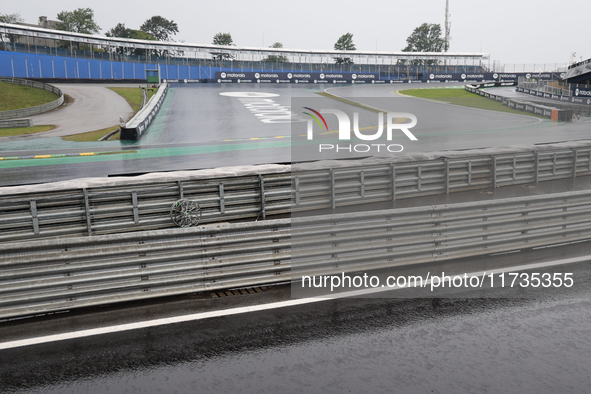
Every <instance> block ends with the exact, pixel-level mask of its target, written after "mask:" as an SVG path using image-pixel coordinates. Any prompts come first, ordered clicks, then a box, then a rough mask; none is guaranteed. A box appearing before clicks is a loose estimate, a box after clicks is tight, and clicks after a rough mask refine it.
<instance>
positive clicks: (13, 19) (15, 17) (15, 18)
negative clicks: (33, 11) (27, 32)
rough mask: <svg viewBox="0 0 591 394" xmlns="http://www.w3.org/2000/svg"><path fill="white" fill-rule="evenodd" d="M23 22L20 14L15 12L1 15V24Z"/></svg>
mask: <svg viewBox="0 0 591 394" xmlns="http://www.w3.org/2000/svg"><path fill="white" fill-rule="evenodd" d="M24 21H25V20H24V19H23V18H22V17H21V14H20V13H18V12H15V13H14V14H1V13H0V22H2V23H13V24H14V23H23V22H24Z"/></svg>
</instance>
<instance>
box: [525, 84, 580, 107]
mask: <svg viewBox="0 0 591 394" xmlns="http://www.w3.org/2000/svg"><path fill="white" fill-rule="evenodd" d="M515 91H516V92H518V93H523V94H529V95H530V96H534V97H541V98H545V99H549V100H556V101H560V102H561V103H572V104H576V105H591V96H588V97H587V96H583V95H581V94H580V92H579V95H574V96H563V95H560V94H553V93H547V92H542V91H540V90H534V89H527V88H522V87H517V88H515Z"/></svg>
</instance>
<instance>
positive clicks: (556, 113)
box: [464, 82, 573, 122]
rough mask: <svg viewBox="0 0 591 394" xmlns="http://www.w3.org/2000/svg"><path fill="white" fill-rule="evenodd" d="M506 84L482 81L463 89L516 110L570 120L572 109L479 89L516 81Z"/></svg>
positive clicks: (512, 84) (564, 120)
mask: <svg viewBox="0 0 591 394" xmlns="http://www.w3.org/2000/svg"><path fill="white" fill-rule="evenodd" d="M506 84H507V83H501V84H500V85H498V84H496V83H483V84H479V85H466V86H465V87H464V89H466V90H467V91H469V92H471V93H475V94H479V95H481V96H483V97H486V98H489V99H491V100H495V101H498V102H500V103H502V104H503V105H506V106H507V107H509V108H513V109H516V110H518V111H524V112H529V113H532V114H536V115H540V116H543V117H545V118H548V119H552V120H557V121H561V122H572V118H573V111H572V110H570V109H557V108H554V107H549V106H546V105H541V104H534V103H530V102H527V101H525V102H524V101H520V100H512V99H508V98H506V97H503V96H497V95H496V94H493V93H490V92H488V91H484V90H480V89H481V88H487V87H495V86H515V85H516V82H512V83H511V85H506Z"/></svg>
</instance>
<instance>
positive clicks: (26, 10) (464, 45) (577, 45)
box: [0, 0, 591, 71]
mask: <svg viewBox="0 0 591 394" xmlns="http://www.w3.org/2000/svg"><path fill="white" fill-rule="evenodd" d="M78 7H90V8H92V9H93V10H94V12H95V20H96V21H97V23H98V24H99V26H100V27H101V28H102V34H104V32H105V31H107V30H109V29H111V28H112V27H114V26H115V25H116V24H117V23H119V22H122V23H125V25H126V26H127V27H129V28H134V29H138V28H139V26H140V25H141V24H142V23H143V22H144V21H145V20H146V19H148V18H150V17H151V16H153V15H161V16H163V17H165V18H167V19H171V20H174V21H175V22H176V23H177V24H178V27H179V31H180V33H179V34H177V35H176V36H175V39H176V40H183V41H185V42H188V43H196V44H209V43H211V42H212V38H213V36H214V34H215V33H217V32H230V33H231V34H232V38H233V39H234V43H235V44H236V45H244V46H263V44H264V46H270V45H271V44H272V43H274V42H276V41H279V42H281V43H283V46H284V47H285V48H294V49H303V48H310V49H333V46H334V43H335V42H336V41H337V39H338V38H339V37H340V36H341V35H342V34H344V33H347V32H351V33H353V35H354V36H353V41H354V43H355V44H356V45H357V49H360V50H375V49H376V45H377V49H378V50H379V51H399V50H401V49H402V48H404V47H405V46H406V38H407V37H408V36H409V35H410V34H411V33H412V31H413V29H414V28H415V27H417V26H419V25H420V24H422V23H425V22H427V23H439V24H441V26H442V28H443V25H444V20H445V0H419V1H417V0H414V1H389V2H386V1H376V0H364V1H350V0H343V1H340V2H328V1H326V0H320V1H318V0H316V1H313V0H298V1H293V2H279V1H276V0H273V1H272V0H257V1H244V0H226V1H223V0H222V1H187V0H168V1H156V0H144V1H142V2H139V1H137V2H128V1H121V0H117V1H115V0H102V1H99V2H97V1H88V0H60V1H59V2H56V3H52V2H48V1H47V0H27V1H22V2H17V1H13V2H5V3H4V5H3V6H2V8H1V9H0V12H2V13H15V12H19V13H20V14H21V16H22V17H23V18H24V19H25V21H26V22H27V23H33V24H36V23H37V21H38V17H39V16H40V15H45V16H47V17H48V18H49V19H56V15H57V13H58V12H60V11H64V10H65V11H71V10H74V9H76V8H78ZM450 14H451V22H452V27H451V37H452V41H451V47H450V51H454V52H481V51H482V52H485V53H490V54H491V58H492V59H493V60H498V61H500V62H501V63H505V64H514V63H517V64H524V63H526V64H540V63H547V64H554V63H558V64H559V65H560V64H565V63H566V62H568V60H569V58H570V56H571V54H572V53H573V52H576V53H577V58H579V57H580V56H582V57H583V59H588V58H591V44H590V43H589V34H588V30H589V29H588V25H587V22H586V21H587V20H588V19H589V17H590V16H591V1H588V0H563V1H560V2H555V3H548V2H542V1H532V0H495V1H487V2H485V1H475V0H450ZM579 15H580V16H581V17H577V16H579ZM263 36H264V41H263ZM507 71H509V70H507Z"/></svg>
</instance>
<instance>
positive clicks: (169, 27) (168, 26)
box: [140, 15, 179, 41]
mask: <svg viewBox="0 0 591 394" xmlns="http://www.w3.org/2000/svg"><path fill="white" fill-rule="evenodd" d="M140 30H141V31H143V32H144V33H148V34H150V35H151V36H153V37H154V38H156V39H157V40H158V41H172V36H174V35H175V34H176V33H178V32H179V27H178V25H177V24H176V23H175V21H169V20H168V19H166V18H163V17H161V16H159V15H156V16H153V17H151V18H150V19H148V20H147V21H145V22H144V24H143V25H141V26H140Z"/></svg>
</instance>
